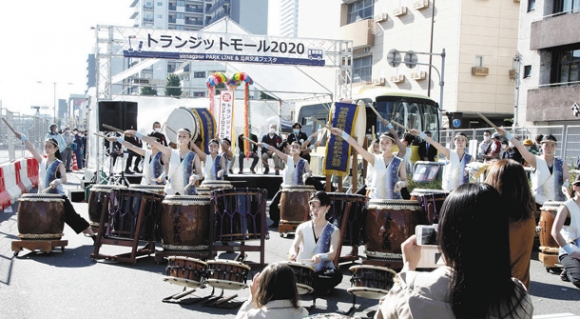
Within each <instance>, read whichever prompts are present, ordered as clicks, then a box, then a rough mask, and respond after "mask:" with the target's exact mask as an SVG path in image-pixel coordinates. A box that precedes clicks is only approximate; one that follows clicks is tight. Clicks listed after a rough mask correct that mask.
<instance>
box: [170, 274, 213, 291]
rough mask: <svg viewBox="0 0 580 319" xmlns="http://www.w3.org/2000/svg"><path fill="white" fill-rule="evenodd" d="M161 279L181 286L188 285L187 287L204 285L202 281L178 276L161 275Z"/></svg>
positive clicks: (201, 286) (203, 286)
mask: <svg viewBox="0 0 580 319" xmlns="http://www.w3.org/2000/svg"><path fill="white" fill-rule="evenodd" d="M163 281H165V282H168V283H170V284H174V285H178V286H182V287H189V288H205V287H206V285H205V284H204V283H200V282H197V281H194V280H189V279H185V278H178V277H173V276H165V277H163Z"/></svg>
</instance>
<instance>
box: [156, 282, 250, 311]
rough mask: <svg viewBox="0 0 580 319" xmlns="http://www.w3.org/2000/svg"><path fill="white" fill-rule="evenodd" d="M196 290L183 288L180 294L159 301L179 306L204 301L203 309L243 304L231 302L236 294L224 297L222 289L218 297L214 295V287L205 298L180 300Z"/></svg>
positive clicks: (229, 307) (231, 307)
mask: <svg viewBox="0 0 580 319" xmlns="http://www.w3.org/2000/svg"><path fill="white" fill-rule="evenodd" d="M196 289H197V288H190V289H187V287H184V288H183V290H182V291H181V292H178V293H176V294H174V295H171V296H168V297H165V298H163V299H161V301H162V302H167V303H177V304H181V305H193V304H196V303H199V302H202V301H205V302H204V303H203V306H204V307H214V308H226V309H234V308H238V307H240V306H241V305H242V303H243V302H241V301H232V300H233V299H234V298H236V297H237V296H238V294H233V295H230V296H225V297H224V289H222V292H221V294H220V295H219V296H216V295H214V293H215V288H214V287H212V288H211V293H210V294H209V295H207V296H204V297H196V298H187V299H184V300H180V299H181V298H183V297H185V296H187V295H190V294H192V293H193V292H195V291H196Z"/></svg>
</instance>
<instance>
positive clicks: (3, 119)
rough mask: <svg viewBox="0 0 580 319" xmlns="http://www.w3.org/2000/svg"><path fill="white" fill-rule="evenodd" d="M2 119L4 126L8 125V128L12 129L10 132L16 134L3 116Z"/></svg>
mask: <svg viewBox="0 0 580 319" xmlns="http://www.w3.org/2000/svg"><path fill="white" fill-rule="evenodd" d="M2 121H4V123H5V124H6V126H8V128H9V129H10V130H11V131H12V133H14V135H16V134H17V133H16V131H15V130H14V129H13V128H12V126H10V124H8V121H6V119H5V118H2Z"/></svg>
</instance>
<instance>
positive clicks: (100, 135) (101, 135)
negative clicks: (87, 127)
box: [93, 132, 109, 138]
mask: <svg viewBox="0 0 580 319" xmlns="http://www.w3.org/2000/svg"><path fill="white" fill-rule="evenodd" d="M93 134H95V135H96V136H98V137H102V138H109V137H108V136H106V135H103V134H99V133H97V132H93Z"/></svg>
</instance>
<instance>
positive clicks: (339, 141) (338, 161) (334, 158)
mask: <svg viewBox="0 0 580 319" xmlns="http://www.w3.org/2000/svg"><path fill="white" fill-rule="evenodd" d="M357 115H358V108H357V106H356V104H347V103H340V102H337V103H334V107H333V108H332V109H331V110H330V114H329V115H328V116H329V119H330V122H331V123H332V127H337V128H340V129H341V130H343V131H345V132H347V133H348V134H349V135H352V134H353V133H354V125H353V124H354V123H355V122H356V117H357ZM351 151H352V150H351V147H350V145H349V144H348V143H347V142H346V141H345V140H344V139H343V138H342V136H335V135H334V134H330V138H329V140H328V143H327V145H326V154H325V155H326V156H325V157H324V165H323V168H324V172H323V173H324V174H325V175H331V174H335V175H337V176H340V177H343V176H345V175H347V174H348V170H349V164H350V154H351Z"/></svg>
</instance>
